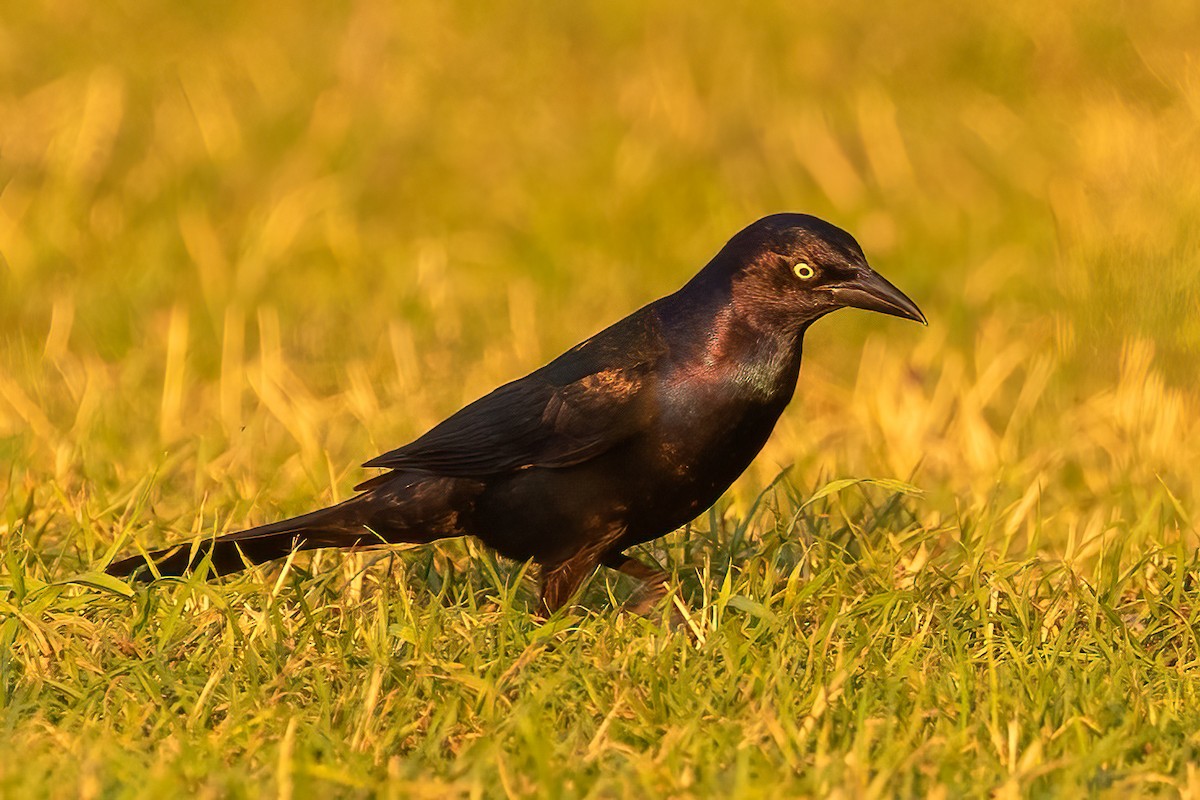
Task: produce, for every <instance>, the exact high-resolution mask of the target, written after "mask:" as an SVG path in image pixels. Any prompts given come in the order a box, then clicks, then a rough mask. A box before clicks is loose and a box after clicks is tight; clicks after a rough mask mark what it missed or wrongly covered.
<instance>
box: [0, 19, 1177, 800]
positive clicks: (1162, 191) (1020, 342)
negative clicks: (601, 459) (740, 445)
mask: <svg viewBox="0 0 1200 800" xmlns="http://www.w3.org/2000/svg"><path fill="white" fill-rule="evenodd" d="M6 23H7V24H6V26H5V27H4V28H3V29H2V30H0V119H3V120H5V122H4V125H3V126H0V254H2V256H3V263H2V264H0V465H2V466H3V467H4V469H0V727H2V730H3V737H4V741H5V745H6V747H5V757H4V758H3V759H0V796H5V797H22V796H39V797H40V796H64V797H65V796H71V797H74V796H79V797H96V796H104V797H108V796H153V797H160V796H177V795H198V796H258V795H260V794H275V795H277V796H279V797H311V796H325V795H329V794H331V793H332V794H335V795H369V794H379V795H384V796H395V797H419V796H428V797H446V796H482V797H490V796H506V795H507V796H527V795H542V796H550V797H573V796H578V797H583V796H587V797H610V796H647V795H651V796H653V795H664V796H679V797H683V796H713V795H722V796H733V797H756V796H763V797H780V796H803V795H809V796H843V797H859V796H864V797H869V796H889V795H913V794H919V795H929V796H944V797H949V796H960V795H969V796H982V795H995V796H1002V797H1009V796H1011V797H1016V796H1043V795H1058V796H1080V795H1096V796H1128V795H1130V794H1133V795H1166V796H1187V797H1197V796H1200V771H1198V770H1197V769H1196V767H1195V766H1193V765H1194V764H1195V763H1197V760H1198V756H1200V754H1198V753H1197V750H1198V749H1200V737H1198V735H1197V734H1196V731H1197V730H1200V698H1197V696H1196V695H1197V691H1198V689H1197V687H1200V682H1198V681H1197V678H1198V677H1200V675H1198V669H1200V653H1198V647H1197V636H1198V635H1200V629H1198V624H1197V623H1198V620H1200V607H1198V604H1197V598H1198V597H1200V589H1198V587H1197V585H1196V580H1197V567H1198V564H1197V561H1198V559H1200V556H1198V554H1197V544H1198V539H1197V529H1196V522H1195V520H1196V518H1197V514H1198V513H1200V448H1197V447H1196V446H1195V442H1196V441H1197V440H1200V430H1198V427H1200V413H1198V412H1200V395H1198V394H1197V392H1196V389H1195V378H1194V371H1195V369H1194V365H1195V362H1196V357H1197V354H1198V353H1200V314H1198V313H1197V312H1198V311H1200V278H1198V277H1197V276H1198V275H1200V270H1198V269H1197V267H1198V266H1200V265H1198V264H1197V255H1196V254H1197V252H1200V225H1198V224H1197V222H1196V220H1197V219H1200V188H1198V186H1197V183H1196V181H1195V180H1194V178H1193V177H1192V176H1194V175H1196V174H1200V133H1198V132H1200V125H1198V124H1197V123H1198V122H1200V117H1198V115H1200V73H1197V64H1196V61H1195V58H1194V56H1193V55H1192V53H1191V51H1192V49H1193V44H1192V43H1193V42H1194V41H1196V39H1197V38H1198V36H1200V17H1198V16H1197V12H1196V10H1195V9H1194V8H1191V7H1190V6H1189V5H1188V4H1183V3H1176V4H1168V3H1162V4H1152V7H1149V8H1141V7H1139V8H1137V9H1135V8H1132V7H1126V6H1124V5H1122V4H1119V3H1115V2H1103V1H1102V2H1097V3H1068V4H1066V5H1062V6H1056V7H1055V8H1053V9H1050V8H1048V7H1046V6H1045V4H1039V5H1033V4H1030V3H1017V4H1013V5H1010V6H1006V7H1005V8H1003V9H999V8H997V9H983V8H979V9H972V8H962V9H958V10H957V12H956V14H955V15H953V16H952V15H948V14H946V13H945V9H944V8H943V7H940V6H935V5H925V6H922V5H920V4H916V5H914V4H911V3H897V2H885V3H865V2H857V1H852V2H849V3H843V4H838V5H837V8H836V9H835V8H833V7H828V8H825V7H808V8H806V7H804V6H800V5H793V4H782V3H773V2H766V3H758V4H754V5H751V6H747V7H745V8H742V9H739V10H738V13H737V14H732V13H731V14H729V15H727V16H725V17H721V18H716V17H711V16H708V15H704V14H700V13H697V12H696V10H695V9H694V8H693V7H692V6H690V5H687V4H683V3H667V4H665V5H658V6H655V7H653V8H645V7H643V6H642V5H641V4H633V3H604V4H601V3H583V4H571V5H570V6H569V7H568V6H563V7H559V8H555V7H546V8H540V9H539V10H538V13H537V14H534V15H530V14H525V13H522V14H519V15H518V14H516V13H515V12H513V13H509V12H505V11H503V10H499V9H490V8H489V9H485V8H483V7H476V6H473V5H471V4H467V3H440V4H433V3H418V4H414V5H411V6H408V7H405V8H403V9H400V8H395V9H389V8H384V7H377V6H374V5H370V4H357V5H351V4H341V5H325V6H316V5H313V6H312V7H310V8H299V7H294V8H288V9H283V10H281V9H280V8H279V7H277V6H272V5H269V4H264V3H256V2H249V3H240V4H231V3H217V4H209V5H206V6H202V7H201V6H197V7H195V8H191V7H182V6H181V7H179V8H170V9H167V8H165V7H158V6H155V5H152V4H147V3H143V2H136V1H135V0H124V1H123V2H118V3H115V4H110V5H109V6H107V7H106V8H105V9H104V10H103V11H102V12H101V11H99V10H97V9H95V8H93V7H92V6H90V5H88V4H84V3H77V2H73V0H59V1H58V2H55V3H50V4H26V5H23V6H20V7H19V8H14V9H12V10H11V13H9V14H8V15H7V16H6ZM782 209H789V210H806V211H810V212H813V213H817V214H819V215H821V216H824V217H826V218H828V219H830V220H832V221H834V222H836V223H838V224H840V225H842V226H844V227H846V228H847V229H849V230H851V231H852V232H854V233H855V234H856V235H857V236H858V238H859V239H860V241H862V243H863V245H864V247H865V249H866V251H867V253H868V256H869V257H870V259H871V261H872V262H873V263H874V264H875V266H876V267H877V268H879V269H880V271H881V272H882V273H883V274H885V275H886V276H887V277H888V278H889V279H891V280H892V281H893V282H895V283H896V284H897V285H899V286H900V287H902V288H903V289H904V290H905V291H906V292H908V293H909V294H910V295H911V296H913V297H914V298H915V299H917V301H918V302H919V303H920V304H921V306H922V308H923V309H924V310H925V311H926V312H927V314H928V316H929V317H930V319H931V321H932V324H931V327H930V328H929V329H928V330H925V329H920V328H919V327H917V326H913V325H907V326H906V325H904V324H903V323H900V322H898V321H895V320H889V319H885V318H881V317H878V316H871V315H867V314H862V313H851V312H843V313H842V314H839V315H837V316H836V317H834V318H832V319H830V320H828V321H824V322H822V323H821V324H820V325H818V326H817V327H816V328H814V330H813V331H812V332H811V334H810V336H809V338H808V341H807V342H806V357H805V366H804V372H803V374H802V376H801V386H800V389H799V391H798V393H797V397H796V400H795V402H794V404H793V407H792V408H790V409H789V410H788V412H787V413H786V414H785V416H784V419H783V421H782V422H781V424H780V426H779V428H778V429H777V431H776V433H775V435H774V437H773V438H772V440H771V442H770V444H769V445H768V447H767V449H766V450H765V451H764V453H763V455H762V456H761V457H760V459H759V460H758V461H757V462H756V464H755V465H754V467H752V468H751V470H750V471H749V472H748V473H747V475H746V476H745V477H744V478H743V479H742V480H741V481H739V482H738V484H736V485H735V487H734V488H733V489H732V490H731V491H730V492H729V493H728V495H727V496H726V497H725V498H723V499H722V501H721V502H720V503H719V504H718V506H717V507H716V509H715V510H713V511H712V512H710V513H708V514H706V515H704V516H702V517H701V518H700V519H699V520H697V521H696V522H695V523H693V524H692V525H691V526H689V527H688V528H687V529H686V530H684V531H680V532H677V533H674V534H672V535H670V536H668V537H666V538H665V539H663V540H661V541H659V542H657V543H654V544H653V545H651V546H649V547H648V548H647V549H646V551H645V555H646V556H647V557H649V558H653V559H655V560H657V561H659V562H660V563H662V564H664V565H665V566H666V567H668V568H669V569H670V570H671V572H672V574H673V576H674V582H673V584H672V586H673V592H674V594H673V601H674V600H678V602H679V605H680V607H682V608H683V609H686V610H687V611H686V613H687V615H688V627H689V628H690V634H684V633H682V632H678V631H676V632H672V631H671V630H669V629H667V628H664V627H663V626H662V625H661V624H659V623H660V620H656V619H649V620H646V619H641V618H636V617H629V616H626V615H622V614H621V613H620V612H619V611H617V610H616V609H617V606H618V605H619V604H620V601H621V599H622V598H623V597H624V596H625V595H627V594H628V592H629V591H630V589H631V587H629V586H628V585H627V584H625V583H624V582H622V581H620V580H617V579H615V578H613V577H612V576H608V575H601V576H598V577H597V579H596V580H594V581H593V582H592V583H591V585H590V586H589V587H588V589H587V591H586V593H585V595H584V596H583V597H582V598H581V603H582V607H581V608H580V609H577V610H575V611H574V612H572V613H571V614H567V615H564V616H562V617H559V618H556V619H554V620H552V621H550V622H548V623H539V622H537V621H535V620H533V619H532V618H531V617H530V615H529V613H528V609H529V607H530V604H531V602H532V589H531V585H532V575H530V574H528V571H527V570H526V568H525V566H524V565H519V564H511V563H507V562H503V561H498V560H496V559H495V558H494V557H492V556H490V555H489V554H487V553H486V552H482V551H481V550H479V549H478V548H476V547H475V546H473V545H472V544H471V543H469V542H445V543H439V544H438V545H436V546H432V547H426V548H412V549H401V550H396V551H387V552H373V553H361V554H354V555H350V556H345V555H342V554H335V553H323V554H317V555H313V556H309V555H305V556H298V557H296V558H295V559H293V560H291V561H289V563H287V564H285V565H275V566H272V567H270V568H268V569H264V570H260V571H254V572H251V573H247V574H246V575H243V576H239V577H236V578H231V579H228V580H224V581H222V582H219V583H214V584H208V583H205V582H203V581H200V580H198V579H196V578H189V579H186V580H163V581H159V582H156V583H154V584H151V585H150V586H148V587H142V586H136V587H130V586H127V585H126V584H123V583H119V582H115V581H112V580H108V579H106V578H105V577H103V575H102V574H100V572H99V570H100V569H101V568H102V566H103V564H104V563H105V561H106V559H108V558H109V557H111V556H112V555H114V554H115V553H117V552H127V551H129V550H130V549H132V548H133V547H135V546H145V547H149V546H153V545H156V544H159V543H161V542H164V541H168V540H169V541H176V540H179V539H184V538H187V537H192V536H198V535H207V534H209V533H211V532H213V531H223V530H233V529H237V528H240V527H244V526H245V525H247V524H253V523H257V522H263V521H266V520H269V519H274V518H277V517H279V516H283V515H289V514H293V513H298V512H301V511H304V510H307V509H309V508H312V507H313V506H315V505H317V504H323V503H327V502H329V501H332V500H335V499H338V498H341V497H344V496H346V494H347V493H348V491H349V487H350V486H351V485H353V483H354V482H355V481H356V480H358V479H360V478H361V473H360V471H359V470H357V469H356V468H355V466H354V465H356V464H357V463H359V462H361V461H363V460H365V459H366V458H369V457H371V456H373V455H375V454H376V453H378V452H382V451H383V450H385V449H388V448H390V447H393V446H395V445H397V444H399V443H402V442H403V441H406V440H408V439H409V438H410V437H412V436H414V435H416V434H418V433H420V432H421V431H422V430H424V429H426V428H427V427H429V426H430V425H431V424H433V423H435V422H437V421H438V420H439V419H441V418H442V417H444V416H445V415H446V414H448V413H450V412H451V411H453V410H455V409H456V408H458V407H459V406H460V405H461V404H463V403H464V402H466V401H469V400H471V399H473V398H474V397H476V396H478V395H479V394H481V393H483V392H485V391H487V390H489V389H490V388H492V387H493V386H494V385H496V384H497V383H499V382H501V381H504V380H507V379H511V378H513V377H516V376H518V375H520V374H523V373H524V372H525V371H528V370H529V369H532V368H534V367H536V366H538V365H539V364H541V363H543V362H544V361H545V360H546V359H548V358H550V357H552V356H553V355H555V354H556V353H558V352H559V351H561V350H562V349H563V348H565V347H567V346H570V345H571V344H573V343H574V342H576V341H578V340H579V339H581V338H583V337H584V336H586V335H589V334H590V333H592V332H594V331H595V330H597V329H599V328H600V327H602V326H603V325H605V324H607V323H608V322H611V321H612V320H614V319H616V318H618V317H620V316H622V315H624V314H625V313H627V312H628V311H630V310H631V309H633V308H635V307H636V306H637V305H639V304H641V303H643V302H645V301H648V300H649V299H651V298H653V297H655V296H658V295H660V294H662V293H664V292H667V291H670V290H672V289H673V288H675V287H676V286H678V285H679V284H680V283H682V281H684V280H685V279H686V278H687V277H688V276H690V275H691V274H692V273H693V272H694V271H695V270H696V269H697V268H698V267H699V266H700V265H701V264H702V263H703V262H704V260H705V259H706V258H707V257H708V256H709V255H711V254H712V252H714V251H715V249H716V248H717V247H719V246H720V244H721V243H722V242H723V241H724V239H725V238H726V237H728V236H729V235H730V234H731V233H733V232H734V231H735V230H736V229H737V228H739V227H740V226H742V225H744V224H746V223H747V222H749V221H751V220H753V219H754V218H756V217H758V216H760V215H761V214H764V213H768V212H771V211H777V210H782ZM785 467H786V468H787V470H786V472H783V470H784V468H785ZM781 473H782V476H781ZM777 478H778V480H776V479H777ZM764 487H765V488H764ZM666 610H667V609H665V608H664V609H663V611H664V612H665V611H666Z"/></svg>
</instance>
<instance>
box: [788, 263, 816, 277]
mask: <svg viewBox="0 0 1200 800" xmlns="http://www.w3.org/2000/svg"><path fill="white" fill-rule="evenodd" d="M792 272H794V273H796V277H797V278H799V279H800V280H802V281H806V280H808V279H809V278H811V277H812V276H813V275H815V274H816V272H815V271H814V270H813V268H812V267H810V266H809V265H808V264H806V263H804V262H803V261H801V262H800V263H799V264H794V265H793V266H792Z"/></svg>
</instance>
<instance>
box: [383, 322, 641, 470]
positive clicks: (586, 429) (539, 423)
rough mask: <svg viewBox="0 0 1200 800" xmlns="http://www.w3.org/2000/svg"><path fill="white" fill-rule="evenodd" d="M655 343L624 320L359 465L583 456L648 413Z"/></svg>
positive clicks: (439, 466) (549, 460)
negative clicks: (422, 434) (416, 435)
mask: <svg viewBox="0 0 1200 800" xmlns="http://www.w3.org/2000/svg"><path fill="white" fill-rule="evenodd" d="M622 324H624V326H623V327H621V326H622ZM661 352H662V350H661V348H660V347H658V346H657V336H656V335H655V334H654V332H653V331H652V330H648V329H647V325H646V324H645V322H644V321H642V322H639V321H637V320H634V319H633V318H629V319H626V320H623V321H622V323H618V324H617V325H615V326H613V328H610V329H609V330H607V331H604V332H602V333H601V334H597V336H595V337H593V338H592V339H590V340H588V341H587V342H584V343H583V344H581V345H579V346H577V347H575V348H573V349H572V350H569V351H567V352H566V353H564V354H563V355H562V356H560V357H559V358H557V359H555V360H554V361H553V362H551V363H550V364H548V365H546V366H545V367H543V368H541V369H539V370H538V371H536V372H534V373H532V374H531V375H528V376H526V377H524V378H521V379H520V380H516V381H513V382H512V383H508V384H505V385H504V386H501V387H500V388H498V389H496V390H495V391H493V392H492V393H491V394H488V395H485V396H484V397H481V398H480V399H478V400H476V401H475V402H473V403H471V404H470V405H468V406H466V407H465V408H463V409H462V410H461V411H459V412H458V413H456V414H454V415H453V416H451V417H449V418H448V419H446V420H445V421H443V422H441V423H440V424H438V425H437V426H435V427H434V428H433V429H431V430H430V431H429V432H428V433H426V434H425V435H424V436H421V437H420V438H419V439H417V440H416V441H414V442H412V443H410V444H407V445H405V446H403V447H401V448H398V449H396V450H392V451H391V452H388V453H384V454H383V455H381V456H378V457H376V458H373V459H371V460H370V461H368V462H366V463H365V464H363V466H364V467H382V468H385V469H396V470H414V471H420V472H428V473H432V474H436V475H444V476H447V477H484V476H487V475H495V474H498V473H503V472H511V471H513V470H518V469H523V468H526V467H545V468H552V469H553V468H561V467H569V466H572V465H575V464H579V463H582V462H584V461H587V460H589V459H592V458H595V457H596V456H598V455H600V454H601V453H604V452H606V451H607V450H609V449H610V448H612V447H613V446H615V445H616V444H618V443H620V442H622V441H625V440H626V439H627V438H629V437H630V436H632V435H633V434H635V433H636V432H638V431H639V430H642V429H644V428H645V427H646V426H647V425H648V424H649V423H650V421H651V419H652V417H653V413H654V412H653V408H654V403H653V386H654V381H653V378H654V375H653V370H654V366H655V363H656V361H657V358H658V356H659V355H661Z"/></svg>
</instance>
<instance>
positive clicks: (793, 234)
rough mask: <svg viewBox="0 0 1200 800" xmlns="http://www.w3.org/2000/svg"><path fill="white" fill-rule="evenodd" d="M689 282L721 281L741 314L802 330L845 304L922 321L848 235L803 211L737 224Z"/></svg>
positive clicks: (777, 325)
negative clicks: (740, 226)
mask: <svg viewBox="0 0 1200 800" xmlns="http://www.w3.org/2000/svg"><path fill="white" fill-rule="evenodd" d="M697 279H698V280H701V281H706V280H711V279H718V280H721V281H722V282H724V281H726V280H727V281H728V285H729V291H730V293H731V296H732V299H733V301H734V302H735V303H736V304H737V305H738V306H740V307H741V309H742V313H746V314H748V315H751V316H753V317H757V318H760V319H763V320H765V321H767V322H768V323H769V324H772V325H774V326H776V327H785V328H789V329H800V330H802V329H803V328H806V327H807V326H808V325H809V324H811V323H812V322H814V321H815V320H817V319H818V318H820V317H822V316H824V315H825V314H828V313H829V312H831V311H836V310H837V309H839V308H847V307H849V308H862V309H866V310H868V311H879V312H881V313H883V314H891V315H893V316H896V317H903V318H905V319H911V320H914V321H916V322H920V323H921V324H922V325H925V324H928V323H927V322H926V320H925V315H924V314H922V313H921V309H919V308H917V305H916V303H914V302H913V301H912V300H910V299H909V298H908V297H907V296H906V295H905V294H904V293H903V292H901V291H900V290H899V289H897V288H896V287H895V286H893V285H892V284H890V283H889V282H888V281H886V280H885V279H884V278H883V276H881V275H880V274H879V273H877V272H876V271H875V270H873V269H871V267H870V266H868V265H867V259H866V257H865V256H864V255H863V251H862V248H861V247H859V246H858V242H856V241H854V237H853V236H851V235H850V234H848V233H846V232H845V231H844V230H842V229H841V228H838V227H836V226H834V225H830V224H829V223H828V222H825V221H824V220H820V219H818V218H816V217H813V216H809V215H807V214H773V215H771V216H769V217H763V218H762V219H760V220H759V221H757V222H755V223H753V224H752V225H750V226H748V227H746V228H744V229H743V230H742V231H740V232H739V233H738V234H737V235H735V236H734V237H733V238H732V239H730V240H729V242H728V244H726V245H725V247H724V248H722V250H721V252H720V253H718V254H717V256H716V258H714V259H713V261H712V263H710V264H709V266H708V267H707V268H705V270H704V271H703V272H702V273H701V274H700V275H699V276H697Z"/></svg>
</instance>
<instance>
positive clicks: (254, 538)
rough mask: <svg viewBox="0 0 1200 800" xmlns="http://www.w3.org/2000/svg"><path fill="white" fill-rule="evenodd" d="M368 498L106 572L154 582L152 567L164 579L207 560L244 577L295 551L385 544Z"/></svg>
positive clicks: (115, 564) (155, 553)
mask: <svg viewBox="0 0 1200 800" xmlns="http://www.w3.org/2000/svg"><path fill="white" fill-rule="evenodd" d="M362 499H363V496H362V495H359V496H358V497H353V498H351V499H349V500H347V501H345V502H344V503H339V504H338V505H336V506H330V507H329V508H323V509H321V510H319V511H313V512H311V513H308V514H302V515H301V516H299V517H293V518H291V519H285V520H281V521H279V522H273V523H270V524H269V525H261V526H259V527H257V528H250V529H249V530H245V531H238V532H237V533H227V534H225V535H224V536H218V537H216V538H215V539H210V540H208V541H205V542H200V543H193V542H188V543H183V544H178V545H175V546H174V547H166V548H163V549H161V550H155V551H153V552H151V553H147V554H145V555H140V554H139V555H136V556H131V557H129V558H124V559H121V560H120V561H114V562H113V563H112V564H109V565H108V567H107V568H106V569H105V572H107V573H108V574H109V575H114V576H116V577H119V578H124V577H128V576H130V575H133V574H134V573H138V572H139V570H142V571H141V572H140V573H139V575H138V577H140V578H141V579H143V580H150V579H151V578H153V571H152V570H150V569H149V565H150V564H151V563H153V564H154V567H155V570H157V571H158V574H159V575H183V574H185V573H187V572H189V571H191V570H194V569H196V568H197V567H198V566H200V564H201V563H203V561H204V559H205V558H210V563H211V566H212V570H213V572H215V573H216V574H217V575H227V574H229V573H233V572H240V571H241V570H243V569H245V568H246V565H247V563H250V564H260V563H262V562H264V561H272V560H274V559H276V558H283V557H284V556H286V555H288V554H289V553H291V552H292V551H293V550H315V549H317V548H321V547H339V548H351V547H367V546H371V545H378V544H384V543H385V540H384V539H383V538H382V537H380V535H379V534H378V533H376V532H374V531H372V530H370V529H369V528H368V527H367V526H366V523H367V514H366V513H365V511H366V509H364V508H362V505H363V504H362V502H361V501H362ZM143 568H144V569H143Z"/></svg>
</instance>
